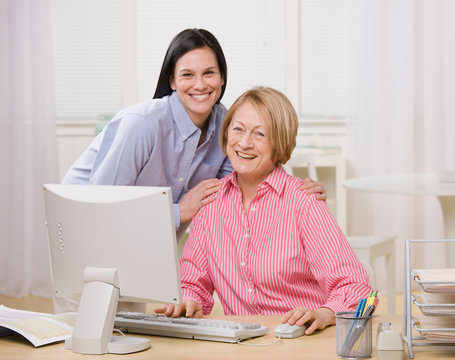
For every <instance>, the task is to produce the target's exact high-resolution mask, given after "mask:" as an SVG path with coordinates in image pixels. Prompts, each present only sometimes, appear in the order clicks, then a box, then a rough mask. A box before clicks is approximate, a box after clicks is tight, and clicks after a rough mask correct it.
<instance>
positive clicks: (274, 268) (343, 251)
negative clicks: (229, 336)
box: [180, 167, 372, 315]
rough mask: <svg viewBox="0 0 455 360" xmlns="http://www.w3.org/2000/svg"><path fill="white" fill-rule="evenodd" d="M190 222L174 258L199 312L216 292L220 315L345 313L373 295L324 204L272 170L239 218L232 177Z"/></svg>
mask: <svg viewBox="0 0 455 360" xmlns="http://www.w3.org/2000/svg"><path fill="white" fill-rule="evenodd" d="M223 181H224V183H223V187H222V189H221V190H220V191H219V192H218V193H217V194H216V200H215V201H214V202H212V203H210V204H208V205H206V206H205V207H203V208H202V209H201V210H200V211H199V213H198V214H197V215H196V217H195V218H194V219H193V221H192V223H191V231H190V234H189V238H188V240H187V243H186V244H185V248H184V251H183V254H182V257H181V259H180V271H181V278H182V289H183V298H184V299H186V300H188V299H191V300H194V301H196V302H198V303H199V304H200V305H201V306H202V309H203V311H204V313H205V314H209V313H210V311H211V309H212V307H213V303H214V300H213V297H212V294H213V291H216V292H217V294H218V297H219V299H220V301H221V303H222V306H223V308H224V312H225V314H240V315H247V314H249V315H252V314H253V315H272V314H275V315H276V314H284V313H286V312H287V311H289V310H292V309H294V308H296V307H306V308H311V309H313V310H315V309H317V308H319V307H321V306H323V307H327V308H330V309H331V310H332V311H334V312H335V313H336V312H339V311H352V310H354V309H355V306H356V305H357V303H358V301H359V299H360V298H362V297H367V296H368V294H369V292H370V291H371V290H372V289H371V288H370V286H369V285H368V276H367V274H366V272H365V270H364V269H363V267H362V265H361V263H360V262H359V260H358V259H357V257H356V256H355V254H354V252H353V251H352V249H351V247H350V245H349V243H348V242H347V240H346V238H345V236H344V235H343V233H342V231H341V230H340V228H339V227H338V225H337V224H336V222H335V220H334V219H333V217H332V215H331V213H330V211H329V209H328V208H327V206H326V204H325V202H323V201H318V200H316V198H315V196H314V195H307V194H306V192H305V191H302V190H300V186H301V184H302V180H301V179H298V178H295V177H292V176H289V175H288V174H287V173H286V172H285V171H284V169H283V168H282V167H278V168H276V169H274V170H273V171H272V172H271V173H270V174H269V176H268V177H267V178H266V179H265V180H264V182H263V183H262V184H261V185H260V186H259V189H258V192H257V194H256V197H255V198H254V199H253V201H252V202H251V205H250V209H249V213H248V214H246V212H245V210H244V208H243V205H242V195H241V192H240V189H239V187H238V184H237V181H236V176H235V173H233V174H231V175H229V176H226V177H225V178H224V179H223Z"/></svg>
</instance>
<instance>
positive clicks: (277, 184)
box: [223, 165, 288, 195]
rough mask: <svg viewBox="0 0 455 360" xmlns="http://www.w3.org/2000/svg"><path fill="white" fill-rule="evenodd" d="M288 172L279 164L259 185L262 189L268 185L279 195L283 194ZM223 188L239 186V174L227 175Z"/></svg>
mask: <svg viewBox="0 0 455 360" xmlns="http://www.w3.org/2000/svg"><path fill="white" fill-rule="evenodd" d="M287 176H288V174H287V173H286V171H285V170H284V168H283V167H282V166H281V165H279V166H277V167H276V168H275V169H273V170H272V172H271V173H270V174H269V175H268V176H267V177H266V178H265V179H264V181H263V182H262V183H261V184H260V185H259V190H260V189H265V188H267V187H270V188H272V189H273V190H275V191H276V192H277V194H278V195H281V194H282V193H283V191H284V187H285V185H286V177H287ZM224 180H225V181H224V184H223V190H226V189H227V188H228V187H230V186H235V187H237V188H238V187H239V185H238V183H237V174H236V172H235V171H234V172H232V174H230V175H228V176H226V177H225V178H224Z"/></svg>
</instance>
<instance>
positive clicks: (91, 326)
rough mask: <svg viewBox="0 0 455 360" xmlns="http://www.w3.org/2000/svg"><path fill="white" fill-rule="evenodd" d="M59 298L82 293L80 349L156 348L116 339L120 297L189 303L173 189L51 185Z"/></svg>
mask: <svg viewBox="0 0 455 360" xmlns="http://www.w3.org/2000/svg"><path fill="white" fill-rule="evenodd" d="M44 200H45V210H46V221H47V222H46V225H47V232H48V238H49V250H50V258H51V270H52V278H53V288H54V292H55V296H77V295H81V300H80V305H79V309H78V313H77V317H76V323H75V327H74V330H73V336H72V339H71V341H69V342H68V344H69V345H68V346H71V347H72V350H73V351H74V352H79V353H87V354H102V353H107V352H111V353H127V352H134V351H138V350H141V349H143V348H146V347H148V346H150V344H149V342H148V344H147V343H146V342H147V341H148V340H145V339H143V340H144V342H145V343H143V341H141V340H138V339H137V338H136V339H135V338H132V337H130V336H127V337H124V336H112V330H113V326H114V320H115V313H116V309H117V303H118V300H122V301H123V300H124V301H135V302H165V303H180V302H181V301H182V295H181V284H180V272H179V266H178V250H177V241H176V233H175V226H174V217H173V208H172V193H171V189H170V188H168V187H146V186H113V185H112V186H111V185H62V184H45V185H44Z"/></svg>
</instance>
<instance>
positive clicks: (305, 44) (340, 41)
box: [300, 0, 352, 119]
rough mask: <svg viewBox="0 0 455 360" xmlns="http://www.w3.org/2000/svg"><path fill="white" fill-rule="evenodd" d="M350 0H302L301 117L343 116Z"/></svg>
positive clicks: (344, 114) (344, 111)
mask: <svg viewBox="0 0 455 360" xmlns="http://www.w3.org/2000/svg"><path fill="white" fill-rule="evenodd" d="M351 1H352V0H302V2H301V5H300V30H301V31H300V32H301V41H300V46H301V55H300V59H301V62H300V66H301V69H300V74H301V81H300V83H301V93H300V109H301V112H302V116H303V117H304V118H310V119H311V118H325V119H327V118H343V117H345V116H346V88H347V79H348V73H347V71H348V62H349V56H348V50H349V42H348V41H349V23H350V22H349V17H350V9H351Z"/></svg>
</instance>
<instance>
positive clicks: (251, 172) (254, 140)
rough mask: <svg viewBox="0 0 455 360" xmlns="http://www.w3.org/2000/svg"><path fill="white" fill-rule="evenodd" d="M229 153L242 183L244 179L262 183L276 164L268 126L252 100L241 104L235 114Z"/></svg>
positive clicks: (231, 126)
mask: <svg viewBox="0 0 455 360" xmlns="http://www.w3.org/2000/svg"><path fill="white" fill-rule="evenodd" d="M226 153H227V155H228V156H229V160H230V161H231V164H232V167H233V168H234V170H235V171H236V173H237V181H238V183H239V184H240V185H241V184H242V182H248V183H249V184H255V185H259V184H260V183H261V182H262V181H263V180H264V179H265V178H266V177H267V176H268V175H269V174H270V172H271V171H272V170H273V169H274V167H275V164H274V162H273V161H272V157H273V146H272V143H271V142H270V140H269V137H268V134H267V129H266V126H265V124H264V121H263V120H262V119H261V118H260V116H259V114H258V113H257V111H256V109H255V108H254V107H253V105H251V103H250V102H245V103H243V104H242V105H240V106H239V108H238V109H237V110H236V111H235V113H234V115H233V116H232V120H231V122H230V124H229V128H228V132H227V144H226Z"/></svg>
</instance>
